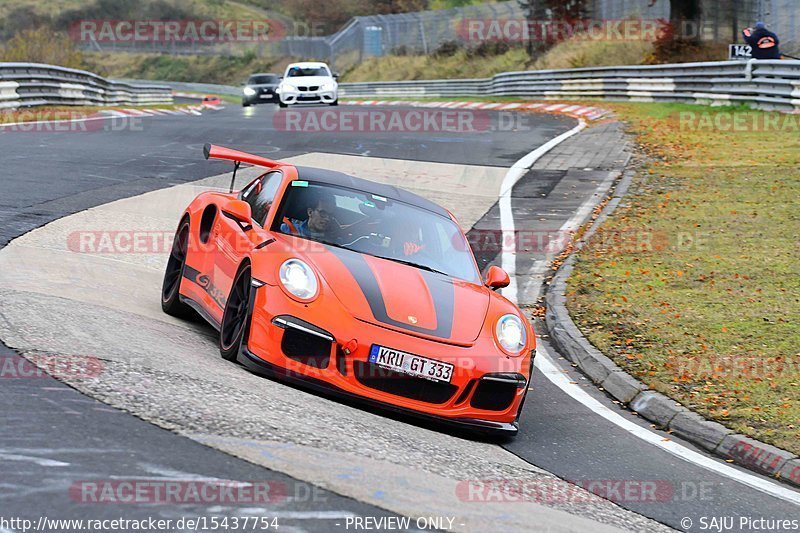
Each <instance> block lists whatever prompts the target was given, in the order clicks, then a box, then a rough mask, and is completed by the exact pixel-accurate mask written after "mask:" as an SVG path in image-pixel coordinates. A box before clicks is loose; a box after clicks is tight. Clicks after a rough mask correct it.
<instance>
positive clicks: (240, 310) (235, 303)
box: [219, 264, 252, 361]
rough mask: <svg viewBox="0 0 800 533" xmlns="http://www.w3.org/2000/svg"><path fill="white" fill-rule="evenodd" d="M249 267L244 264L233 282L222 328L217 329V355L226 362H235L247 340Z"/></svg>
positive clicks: (249, 288) (249, 289)
mask: <svg viewBox="0 0 800 533" xmlns="http://www.w3.org/2000/svg"><path fill="white" fill-rule="evenodd" d="M250 280H251V278H250V265H249V264H244V265H242V267H241V268H239V273H238V274H237V275H236V279H235V280H234V281H233V286H232V287H231V294H230V296H229V297H228V301H227V302H226V303H225V312H224V313H223V315H222V326H221V327H220V329H219V353H220V355H221V356H222V358H223V359H225V360H227V361H235V360H236V356H237V355H239V348H240V347H241V346H242V343H243V342H244V340H245V339H246V338H247V333H248V329H249V318H250V317H249V312H250V291H251V290H252V286H251V285H250Z"/></svg>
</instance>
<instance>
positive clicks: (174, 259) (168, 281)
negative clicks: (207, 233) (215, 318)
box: [161, 220, 192, 318]
mask: <svg viewBox="0 0 800 533" xmlns="http://www.w3.org/2000/svg"><path fill="white" fill-rule="evenodd" d="M188 250H189V221H188V220H186V221H184V222H183V224H181V227H180V229H178V233H176V234H175V240H174V241H173V243H172V250H171V251H170V254H169V260H168V261H167V270H166V272H164V283H163V285H162V286H161V309H162V310H163V311H164V312H165V313H167V314H168V315H172V316H175V317H178V318H187V317H188V316H190V315H191V312H192V309H191V307H189V306H188V305H186V304H185V303H183V302H181V298H180V288H181V280H182V279H183V270H184V267H185V266H186V252H187V251H188Z"/></svg>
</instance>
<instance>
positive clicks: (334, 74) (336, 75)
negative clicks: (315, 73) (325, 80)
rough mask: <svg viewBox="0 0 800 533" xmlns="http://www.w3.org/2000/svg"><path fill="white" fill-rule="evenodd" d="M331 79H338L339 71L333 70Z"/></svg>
mask: <svg viewBox="0 0 800 533" xmlns="http://www.w3.org/2000/svg"><path fill="white" fill-rule="evenodd" d="M333 79H335V80H338V79H339V73H338V72H334V73H333Z"/></svg>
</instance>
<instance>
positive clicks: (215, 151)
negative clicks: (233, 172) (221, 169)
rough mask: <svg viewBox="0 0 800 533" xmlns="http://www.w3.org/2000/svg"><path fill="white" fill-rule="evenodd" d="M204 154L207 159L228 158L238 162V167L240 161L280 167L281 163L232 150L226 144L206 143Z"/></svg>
mask: <svg viewBox="0 0 800 533" xmlns="http://www.w3.org/2000/svg"><path fill="white" fill-rule="evenodd" d="M203 155H204V156H206V159H227V160H228V161H233V162H234V163H236V166H237V168H238V166H239V164H240V163H247V164H248V165H255V166H257V167H264V168H278V167H279V166H281V163H280V162H278V161H274V160H272V159H267V158H266V157H261V156H259V155H253V154H248V153H247V152H240V151H239V150H231V149H230V148H225V147H224V146H217V145H215V144H210V143H206V145H205V146H203Z"/></svg>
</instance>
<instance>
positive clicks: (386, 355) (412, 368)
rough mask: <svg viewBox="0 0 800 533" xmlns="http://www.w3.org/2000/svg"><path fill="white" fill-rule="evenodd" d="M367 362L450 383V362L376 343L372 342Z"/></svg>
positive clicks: (451, 370) (451, 374)
mask: <svg viewBox="0 0 800 533" xmlns="http://www.w3.org/2000/svg"><path fill="white" fill-rule="evenodd" d="M369 362H370V363H373V364H376V365H378V366H382V367H384V368H389V369H391V370H396V371H398V372H403V373H404V374H408V375H410V376H417V377H421V378H425V379H430V380H432V381H443V382H445V383H450V380H451V379H452V378H453V365H451V364H450V363H443V362H442V361H437V360H436V359H429V358H427V357H422V356H419V355H414V354H410V353H407V352H401V351H400V350H395V349H394V348H387V347H385V346H378V345H377V344H373V345H372V348H371V349H370V351H369Z"/></svg>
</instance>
